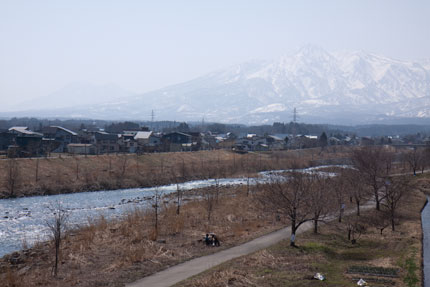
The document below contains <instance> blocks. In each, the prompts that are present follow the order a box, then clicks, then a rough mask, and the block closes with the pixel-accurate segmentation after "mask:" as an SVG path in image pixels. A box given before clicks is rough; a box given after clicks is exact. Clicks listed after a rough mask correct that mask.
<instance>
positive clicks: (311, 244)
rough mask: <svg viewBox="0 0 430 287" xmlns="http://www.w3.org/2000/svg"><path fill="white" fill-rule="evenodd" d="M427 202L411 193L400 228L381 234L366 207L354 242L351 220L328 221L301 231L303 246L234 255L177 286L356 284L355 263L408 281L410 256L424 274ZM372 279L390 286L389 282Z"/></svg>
mask: <svg viewBox="0 0 430 287" xmlns="http://www.w3.org/2000/svg"><path fill="white" fill-rule="evenodd" d="M427 180H428V179H427ZM427 184H428V181H427ZM424 202H425V196H424V195H423V194H422V193H421V192H418V191H412V192H411V193H410V194H408V196H407V197H405V200H404V201H403V204H402V206H401V209H400V213H399V214H400V224H399V225H398V226H397V230H396V231H395V232H392V231H391V230H385V231H384V232H383V234H382V235H381V234H380V231H379V230H377V229H376V228H374V227H372V225H369V224H368V223H369V220H371V216H375V215H374V214H373V213H374V212H373V210H370V211H367V212H365V213H364V215H367V217H366V216H362V217H363V219H362V223H363V224H365V225H366V226H367V227H366V232H365V233H364V234H363V235H362V236H361V237H360V238H359V239H358V242H357V243H356V244H354V245H353V244H351V242H349V241H348V240H347V238H346V237H347V233H346V229H345V226H344V225H343V224H339V223H338V222H332V223H330V224H327V225H324V226H322V227H321V228H320V230H321V233H320V234H317V235H315V234H313V233H311V232H307V233H305V234H302V235H299V236H298V239H297V240H298V244H299V248H291V247H290V246H289V244H288V242H287V241H284V242H281V243H279V244H276V245H274V246H272V247H270V248H268V249H264V250H261V251H259V252H256V253H254V254H252V255H249V256H244V257H241V258H238V259H235V260H231V261H229V262H227V263H225V264H222V265H220V266H218V267H216V268H213V269H211V270H209V271H207V272H204V273H202V274H201V275H198V276H196V277H194V278H192V279H188V280H186V281H184V282H182V283H180V284H177V285H175V286H187V287H191V286H193V287H194V286H211V287H213V286H356V283H354V281H353V278H356V277H360V275H352V274H347V273H346V271H347V269H348V267H350V266H353V265H364V266H377V267H385V268H387V267H388V268H397V269H399V270H400V273H399V275H400V278H394V279H391V278H388V280H389V281H391V282H394V284H395V286H406V285H405V283H404V282H403V278H404V276H405V275H406V271H405V269H404V268H403V267H402V266H403V265H402V263H404V262H405V260H406V258H409V257H411V256H413V258H414V261H415V263H416V264H417V266H419V270H418V271H417V273H416V276H417V277H418V278H419V279H420V280H421V267H420V266H421V248H422V246H421V223H420V210H421V208H422V206H423V204H424ZM316 272H321V273H323V274H324V275H325V276H326V278H327V280H326V281H316V280H313V279H312V277H313V275H314V274H315V273H316ZM379 279H381V278H379ZM382 280H385V279H384V278H382ZM370 284H371V285H372V286H388V285H386V284H389V282H388V281H387V282H382V283H381V282H372V283H370ZM390 284H391V283H390ZM418 284H420V282H419V283H418ZM417 286H418V285H417ZM419 286H420V285H419Z"/></svg>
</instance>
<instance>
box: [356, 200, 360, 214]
mask: <svg viewBox="0 0 430 287" xmlns="http://www.w3.org/2000/svg"><path fill="white" fill-rule="evenodd" d="M355 203H356V204H357V216H360V200H356V201H355Z"/></svg>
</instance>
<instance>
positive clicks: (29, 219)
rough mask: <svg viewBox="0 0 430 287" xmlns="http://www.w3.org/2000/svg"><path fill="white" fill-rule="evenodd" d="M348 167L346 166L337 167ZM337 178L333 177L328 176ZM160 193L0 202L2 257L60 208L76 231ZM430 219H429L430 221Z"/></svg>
mask: <svg viewBox="0 0 430 287" xmlns="http://www.w3.org/2000/svg"><path fill="white" fill-rule="evenodd" d="M325 167H333V166H319V167H313V168H308V169H304V170H302V171H303V172H314V171H316V170H318V169H321V168H325ZM336 167H345V166H336ZM282 172H285V170H282V171H279V170H277V171H265V172H261V173H259V177H258V178H253V179H251V180H250V184H252V185H255V184H256V183H257V182H264V181H267V180H268V179H269V178H273V177H274V176H276V175H279V174H281V173H282ZM325 174H326V175H327V176H334V175H335V174H333V173H325ZM216 184H217V181H216V180H215V179H208V180H196V181H189V182H185V183H181V184H179V188H180V189H181V190H191V189H197V188H203V187H209V186H214V185H216ZM218 184H219V185H220V186H226V185H240V184H244V185H245V184H247V179H246V178H223V179H219V180H218ZM156 189H158V190H159V191H160V192H162V193H163V194H169V193H172V192H176V190H177V186H176V184H171V185H164V186H159V187H151V188H132V189H119V190H109V191H96V192H80V193H72V194H59V195H48V196H34V197H23V198H13V199H1V200H0V257H1V256H3V255H5V254H7V253H10V252H13V251H17V250H20V249H22V248H23V247H26V246H27V247H30V246H31V245H33V244H34V243H35V242H37V241H41V240H46V239H47V238H48V235H49V230H48V226H47V222H49V221H50V220H52V218H53V209H55V207H56V206H58V204H60V205H61V207H62V208H63V209H65V210H66V212H67V214H68V220H67V226H68V227H72V228H73V227H77V226H81V225H85V224H88V222H89V221H91V220H94V219H96V218H99V217H100V216H104V217H105V218H107V219H113V218H118V217H120V216H122V215H123V214H124V213H127V212H129V211H132V210H134V209H136V208H140V207H145V206H147V205H148V204H149V202H150V201H149V198H151V197H152V196H153V195H154V192H155V190H156ZM429 218H430V217H429Z"/></svg>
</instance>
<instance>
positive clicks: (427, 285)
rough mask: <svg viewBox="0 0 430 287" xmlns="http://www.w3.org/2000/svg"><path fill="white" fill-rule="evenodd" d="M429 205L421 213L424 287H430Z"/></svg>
mask: <svg viewBox="0 0 430 287" xmlns="http://www.w3.org/2000/svg"><path fill="white" fill-rule="evenodd" d="M428 200H429V198H427V204H426V206H425V207H424V209H423V211H422V212H421V222H422V229H423V273H424V287H430V207H429V204H428Z"/></svg>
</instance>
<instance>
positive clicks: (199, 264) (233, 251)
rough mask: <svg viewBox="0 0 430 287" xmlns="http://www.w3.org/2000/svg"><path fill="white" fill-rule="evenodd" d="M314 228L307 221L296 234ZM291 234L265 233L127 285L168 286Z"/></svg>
mask: <svg viewBox="0 0 430 287" xmlns="http://www.w3.org/2000/svg"><path fill="white" fill-rule="evenodd" d="M311 228H312V222H311V221H309V222H306V223H304V224H302V226H300V228H299V229H298V230H297V232H296V234H300V233H303V232H305V231H307V230H309V229H311ZM290 236H291V228H290V227H285V228H282V229H280V230H278V231H274V232H272V233H269V234H266V235H263V236H261V237H258V238H256V239H254V240H251V241H249V242H246V243H244V244H242V245H238V246H235V247H232V248H229V249H225V250H223V251H220V252H217V253H214V254H211V255H206V256H202V257H198V258H195V259H192V260H189V261H186V262H183V263H181V264H178V265H175V266H173V267H170V268H167V269H165V270H163V271H160V272H157V273H155V274H153V275H150V276H147V277H145V278H143V279H140V280H138V281H136V282H134V283H132V284H129V285H126V286H127V287H148V286H151V287H167V286H172V285H174V284H176V283H178V282H181V281H183V280H185V279H187V278H189V277H191V276H194V275H197V274H199V273H201V272H203V271H205V270H208V269H210V268H212V267H215V266H217V265H219V264H221V263H224V262H226V261H229V260H231V259H234V258H237V257H240V256H244V255H248V254H251V253H254V252H256V251H258V250H261V249H264V248H267V247H269V246H271V245H273V244H276V243H278V242H280V241H281V240H284V239H289V238H290Z"/></svg>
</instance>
